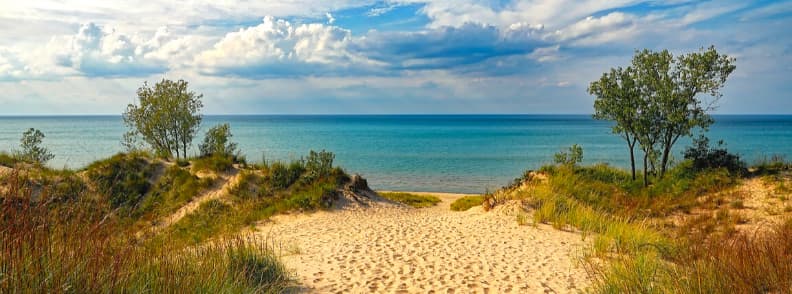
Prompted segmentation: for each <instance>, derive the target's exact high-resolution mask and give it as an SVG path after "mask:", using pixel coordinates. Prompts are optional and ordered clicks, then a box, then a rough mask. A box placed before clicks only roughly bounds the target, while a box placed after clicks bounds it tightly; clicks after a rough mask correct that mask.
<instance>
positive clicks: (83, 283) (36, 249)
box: [0, 182, 293, 293]
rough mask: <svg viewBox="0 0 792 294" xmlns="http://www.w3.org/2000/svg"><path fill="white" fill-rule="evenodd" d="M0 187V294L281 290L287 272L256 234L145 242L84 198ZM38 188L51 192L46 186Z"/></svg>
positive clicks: (287, 281) (21, 187)
mask: <svg viewBox="0 0 792 294" xmlns="http://www.w3.org/2000/svg"><path fill="white" fill-rule="evenodd" d="M7 188H8V190H0V198H2V199H4V200H3V201H0V215H2V216H3V217H0V293H20V292H23V293H27V292H30V293H73V292H80V293H173V292H189V293H203V292H211V293H281V292H284V291H286V290H287V288H288V287H290V286H292V285H293V278H292V276H291V274H290V273H289V272H288V271H287V270H286V268H285V267H284V266H283V264H282V263H280V262H279V260H278V259H277V256H276V255H275V252H274V250H273V249H272V247H270V246H268V243H267V241H264V240H253V239H251V240H243V239H224V240H218V241H214V242H211V243H207V244H202V246H198V247H195V248H190V249H189V250H182V248H178V247H174V246H171V244H170V243H160V244H156V246H151V245H153V244H149V243H148V242H145V243H141V241H145V240H140V239H137V238H136V237H135V235H134V234H132V232H131V231H129V230H127V229H126V228H125V227H123V226H120V224H122V222H119V221H118V217H117V215H116V214H113V213H111V209H110V208H109V207H108V204H107V203H105V202H101V201H93V199H90V197H77V198H76V199H75V201H70V202H53V201H50V200H51V199H49V198H46V197H47V195H51V194H50V193H46V192H44V193H41V195H40V196H38V197H45V198H41V200H43V201H33V200H32V199H33V197H32V192H31V190H29V189H25V188H24V184H23V183H21V182H17V183H14V184H11V185H9V186H7ZM42 190H43V191H51V190H52V188H51V187H50V186H49V184H45V185H44V186H42Z"/></svg>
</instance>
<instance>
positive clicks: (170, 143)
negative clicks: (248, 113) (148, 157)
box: [123, 79, 203, 159]
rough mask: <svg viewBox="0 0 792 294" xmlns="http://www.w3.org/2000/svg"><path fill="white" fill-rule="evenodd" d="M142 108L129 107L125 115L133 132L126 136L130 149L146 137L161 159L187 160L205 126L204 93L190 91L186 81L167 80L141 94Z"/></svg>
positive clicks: (131, 105)
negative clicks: (197, 135) (135, 140)
mask: <svg viewBox="0 0 792 294" xmlns="http://www.w3.org/2000/svg"><path fill="white" fill-rule="evenodd" d="M137 95H138V100H139V101H138V103H139V105H135V104H129V105H128V106H127V109H126V111H125V112H124V114H123V117H124V123H126V125H127V126H128V127H129V128H130V132H129V133H127V134H126V135H125V137H124V140H123V141H124V142H125V145H129V146H127V147H128V148H131V147H130V146H134V143H131V142H134V138H135V137H136V136H140V137H142V139H143V141H145V142H146V143H148V145H149V146H151V148H153V149H154V151H155V152H156V154H157V155H158V156H164V157H173V155H174V153H175V154H176V159H183V158H187V149H188V148H189V146H190V145H191V144H192V139H193V137H194V136H195V133H196V132H197V130H198V126H199V125H200V124H201V119H202V117H201V115H200V114H199V112H200V110H201V108H202V107H203V103H202V102H201V98H203V95H202V94H196V93H195V92H193V91H189V90H188V89H187V82H186V81H184V80H178V81H175V82H174V81H171V80H166V79H163V80H162V81H160V82H158V83H157V84H155V85H154V87H149V85H148V84H147V83H144V84H143V86H142V87H140V88H139V89H138V91H137Z"/></svg>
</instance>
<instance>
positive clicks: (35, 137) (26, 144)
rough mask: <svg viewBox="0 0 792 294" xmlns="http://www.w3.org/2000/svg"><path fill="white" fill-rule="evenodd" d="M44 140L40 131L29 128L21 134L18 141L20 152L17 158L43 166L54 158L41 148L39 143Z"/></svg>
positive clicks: (45, 149)
mask: <svg viewBox="0 0 792 294" xmlns="http://www.w3.org/2000/svg"><path fill="white" fill-rule="evenodd" d="M43 140H44V133H42V132H41V131H39V130H37V129H34V128H30V129H28V130H27V131H25V132H24V133H22V138H21V139H20V140H19V147H21V148H22V151H20V153H19V157H20V158H21V159H22V160H24V161H27V162H31V163H37V164H43V163H47V161H50V160H51V159H53V158H55V155H53V154H52V153H50V152H49V150H47V148H45V147H42V146H41V143H42V141H43Z"/></svg>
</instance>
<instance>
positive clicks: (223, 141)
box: [198, 123, 237, 157]
mask: <svg viewBox="0 0 792 294" xmlns="http://www.w3.org/2000/svg"><path fill="white" fill-rule="evenodd" d="M232 136H233V135H232V134H231V126H230V125H229V124H228V123H224V124H219V125H216V126H213V127H212V128H210V129H209V130H208V131H206V135H205V136H204V140H203V143H201V144H200V145H198V149H199V150H200V151H201V157H209V156H212V155H222V156H225V157H231V156H234V155H235V154H236V152H237V144H236V143H232V142H229V139H230V138H231V137H232Z"/></svg>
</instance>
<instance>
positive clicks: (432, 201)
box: [379, 192, 441, 208]
mask: <svg viewBox="0 0 792 294" xmlns="http://www.w3.org/2000/svg"><path fill="white" fill-rule="evenodd" d="M379 195H380V196H382V197H384V198H386V199H389V200H393V201H396V202H399V203H402V204H405V205H409V206H412V207H415V208H424V207H431V206H435V205H437V203H440V201H441V200H440V198H437V197H435V196H432V195H418V194H412V193H405V192H380V193H379Z"/></svg>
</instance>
